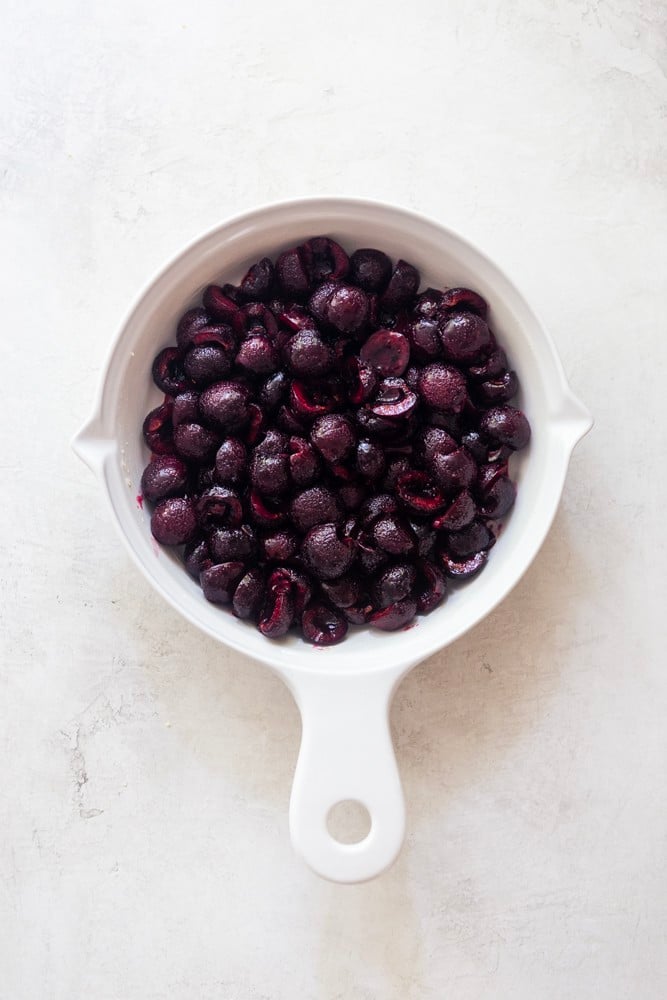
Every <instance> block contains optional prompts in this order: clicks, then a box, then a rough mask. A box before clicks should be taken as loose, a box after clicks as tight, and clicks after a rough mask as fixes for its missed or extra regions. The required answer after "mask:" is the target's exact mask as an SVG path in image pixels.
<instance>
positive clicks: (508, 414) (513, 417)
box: [479, 406, 530, 451]
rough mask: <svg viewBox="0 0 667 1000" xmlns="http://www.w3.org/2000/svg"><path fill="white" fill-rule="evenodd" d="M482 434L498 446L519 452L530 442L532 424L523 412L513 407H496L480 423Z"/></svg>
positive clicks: (487, 412) (488, 411)
mask: <svg viewBox="0 0 667 1000" xmlns="http://www.w3.org/2000/svg"><path fill="white" fill-rule="evenodd" d="M479 426H480V430H481V432H482V433H483V434H484V435H485V436H486V437H487V438H489V439H490V440H491V441H494V442H496V443H497V444H504V445H507V447H508V448H512V449H514V450H515V451H518V450H519V449H520V448H525V447H526V445H527V444H528V442H529V441H530V424H529V423H528V421H527V420H526V417H525V415H524V414H523V413H522V412H521V410H517V409H515V408H514V407H513V406H494V407H492V408H491V409H490V410H487V411H486V413H485V414H484V416H483V417H482V419H481V421H480V425H479Z"/></svg>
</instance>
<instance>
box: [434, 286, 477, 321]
mask: <svg viewBox="0 0 667 1000" xmlns="http://www.w3.org/2000/svg"><path fill="white" fill-rule="evenodd" d="M440 307H441V310H442V311H443V312H448V311H453V310H457V309H464V310H466V311H470V312H474V313H477V315H478V316H481V317H482V319H486V314H487V312H488V311H489V307H488V305H487V304H486V301H485V299H483V298H482V296H481V295H479V294H478V293H477V292H473V291H472V289H470V288H448V289H447V291H446V292H443V294H442V298H441V300H440Z"/></svg>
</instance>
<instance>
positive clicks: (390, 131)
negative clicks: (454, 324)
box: [0, 0, 667, 1000]
mask: <svg viewBox="0 0 667 1000" xmlns="http://www.w3.org/2000/svg"><path fill="white" fill-rule="evenodd" d="M666 17H667V15H666V13H665V8H664V5H663V4H662V3H661V2H659V0H655V2H651V0H643V2H640V0H632V2H628V0H614V2H607V3H604V2H595V0H586V2H583V0H573V2H566V0H521V2H517V3H509V2H506V3H505V2H501V0H488V2H477V3H464V2H463V0H460V2H454V3H452V2H448V3H440V2H438V0H430V2H427V0H414V2H411V3H402V2H398V0H387V2H384V3H383V4H381V5H380V4H363V3H358V2H357V3H346V2H342V3H336V4H327V5H324V4H321V5H320V4H317V3H316V2H313V0H311V2H310V3H305V2H304V3H296V2H282V3H269V2H254V3H253V2H245V3H240V2H239V3H237V2H223V0H215V2H202V3H198V2H193V3H188V4H177V3H174V2H171V0H169V2H164V3H162V4H155V5H151V4H149V3H148V2H146V0H139V2H136V0H133V2H129V0H120V2H116V3H113V4H111V3H110V4H99V5H96V4H90V3H87V2H75V0H64V2H62V3H59V4H54V5H53V6H51V5H47V4H46V3H45V2H44V3H35V2H31V0H27V2H23V3H20V4H19V3H11V2H10V3H9V4H7V3H5V4H4V9H3V29H2V41H1V43H0V44H1V47H2V51H1V53H0V80H1V83H2V101H1V109H0V110H1V113H2V124H1V128H0V148H1V150H2V159H1V162H0V198H1V212H2V237H1V239H2V261H1V266H0V287H1V289H2V296H1V299H0V315H1V317H2V341H1V343H2V366H1V369H0V371H1V376H2V377H1V398H2V404H1V405H2V414H3V419H2V421H1V423H0V436H1V448H0V469H1V470H2V499H3V504H2V535H3V557H2V568H1V570H0V586H1V588H2V589H1V591H0V610H1V614H2V619H3V624H2V636H1V640H0V641H1V643H2V649H3V664H2V673H1V680H2V687H1V691H0V717H1V728H0V753H1V754H2V784H1V791H0V810H1V814H0V816H1V822H2V834H1V843H0V852H1V853H0V969H1V974H0V996H1V997H2V998H3V1000H4V998H7V1000H51V998H54V1000H56V998H57V1000H73V998H92V1000H163V998H164V1000H166V998H169V1000H172V998H173V1000H213V998H215V1000H218V998H222V1000H296V998H299V1000H310V998H318V1000H319V998H326V1000H334V998H345V1000H348V998H352V1000H357V998H359V1000H376V998H377V1000H429V998H434V1000H443V998H449V997H452V998H456V1000H477V998H493V1000H498V998H501V1000H503V998H512V1000H517V998H518V1000H522V998H527V1000H528V998H531V1000H533V998H539V1000H552V998H553V1000H561V998H589V997H591V996H596V997H602V998H605V1000H621V998H632V1000H635V998H641V1000H662V998H664V997H665V996H666V995H667V961H666V957H665V953H664V935H665V930H666V917H667V902H666V899H667V896H666V893H667V877H666V876H667V871H666V838H665V831H666V828H667V822H666V821H667V806H666V803H665V763H666V757H667V738H666V735H665V715H666V699H667V665H666V663H665V651H664V646H665V618H666V610H665V598H666V596H667V594H666V588H665V568H664V567H665V555H666V553H665V509H664V502H665V485H666V476H665V444H666V441H665V430H664V427H665V412H664V411H665V386H666V385H667V366H666V364H665V362H666V349H665V329H664V308H663V307H664V305H665V261H666V260H667V245H666V244H667V238H666V236H665V230H666V227H665V222H666V221H667V218H666V208H667V205H666V201H667V198H666V194H665V179H666V177H665V164H666V163H667V141H666V131H665V121H666V119H665V108H666V105H667V82H666V79H665V72H666V69H667V53H666V49H665V42H666V37H667V20H666ZM318 193H342V194H354V195H363V196H371V197H377V198H381V199H387V200H390V201H393V202H396V203H399V204H403V205H406V206H408V207H413V208H416V209H418V210H420V211H422V212H424V213H426V214H428V215H431V216H433V217H434V218H436V219H439V220H441V221H443V222H444V223H446V224H448V225H450V226H452V227H454V228H457V229H459V230H460V231H461V232H463V233H464V234H466V235H468V236H469V237H470V238H471V239H472V240H473V241H476V242H477V243H478V244H479V245H480V246H481V247H482V248H483V249H485V250H486V251H487V252H488V253H489V254H490V255H491V256H493V257H495V258H496V259H497V260H498V262H499V263H500V264H501V266H503V267H505V268H506V269H507V270H508V271H509V273H510V274H511V275H512V276H513V277H514V278H515V280H516V281H517V282H518V284H519V285H520V287H521V288H522V289H523V291H524V292H525V293H526V294H527V296H528V298H529V299H530V300H531V302H532V303H534V305H535V306H536V308H537V309H538V311H540V312H541V313H542V315H543V316H544V318H545V319H546V321H547V324H548V325H549V327H550V328H551V329H552V331H553V334H554V337H555V339H556V342H557V344H558V347H559V350H560V352H561V355H562V357H563V360H564V363H565V367H566V370H567V372H568V374H569V377H570V379H571V382H572V385H573V388H574V389H575V391H576V392H577V393H578V394H579V395H580V396H581V398H582V399H583V400H584V401H585V402H586V403H587V404H588V405H589V406H590V408H591V410H592V411H593V413H594V415H595V417H596V421H597V425H596V428H595V430H594V432H593V433H592V434H591V435H590V436H589V437H588V438H587V439H586V440H585V441H584V442H583V444H582V445H581V446H580V447H579V448H578V450H577V452H576V455H575V458H574V461H573V463H572V467H571V474H570V477H569V480H568V484H567V487H566V491H565V496H564V499H563V503H562V507H561V510H560V513H559V515H558V518H557V520H556V523H555V526H554V529H553V531H552V533H551V535H550V536H549V539H548V541H547V543H546V544H545V546H544V549H543V550H542V552H541V554H540V556H539V558H538V559H537V561H536V562H535V564H534V566H533V567H532V568H531V570H530V571H529V572H528V574H527V575H526V577H525V579H524V580H523V582H522V583H521V585H520V586H519V587H518V588H517V589H516V590H515V592H514V593H513V594H512V595H511V597H510V598H508V599H507V600H506V601H505V603H504V604H503V605H502V606H501V607H500V608H499V609H498V610H497V611H496V612H495V613H494V614H493V615H492V616H491V617H490V618H489V619H488V620H487V621H486V622H485V623H484V624H483V625H481V626H480V627H478V628H477V629H476V630H475V631H474V632H473V633H471V634H470V635H469V636H467V637H466V638H465V639H463V640H462V641H460V642H458V643H457V644H456V645H455V646H453V647H452V648H450V649H448V650H447V651H445V652H443V653H442V654H440V655H438V656H436V657H434V658H433V659H431V660H430V661H429V662H427V663H424V664H423V665H422V666H421V667H419V668H418V669H417V670H415V671H414V673H413V674H412V675H411V676H409V677H408V679H407V680H406V681H405V683H404V684H403V685H402V687H401V689H400V691H399V692H398V696H397V698H396V702H395V705H394V710H393V728H394V733H395V739H396V745H397V749H398V757H399V763H400V768H401V772H402V776H403V780H404V783H405V792H406V797H407V805H408V814H409V830H408V837H407V842H406V845H405V849H404V851H403V854H402V856H401V858H400V860H399V861H398V863H397V864H396V866H395V867H394V868H393V870H392V871H391V872H389V873H388V874H386V875H385V876H384V877H382V878H380V879H379V880H377V881H376V882H374V883H371V884H368V885H363V886H355V887H339V886H334V885H330V884H327V883H324V882H322V881H319V880H318V879H317V878H316V877H315V876H313V875H312V874H311V873H310V872H309V871H308V870H306V869H305V868H304V867H303V866H302V865H301V863H300V862H299V861H298V860H296V859H295V858H294V857H293V855H292V852H291V849H290V846H289V840H288V832H287V804H288V798H289V790H290V779H291V774H292V770H293V767H294V763H295V758H296V753H297V747H298V742H299V719H298V714H297V711H296V709H295V706H294V704H293V703H292V701H291V699H290V697H289V695H288V694H287V692H286V690H285V689H284V688H283V687H282V686H281V684H280V683H279V682H278V681H277V680H276V679H275V678H274V677H273V676H271V675H270V674H269V673H268V672H267V671H266V670H264V669H262V668H261V667H260V666H257V665H255V664H254V663H252V662H249V661H247V660H244V659H242V658H241V657H240V656H238V655H235V654H232V653H229V652H227V651H226V650H225V649H223V648H220V647H219V646H217V645H216V644H215V643H214V642H213V641H211V640H209V639H207V638H205V637H203V636H201V635H199V634H198V633H197V632H196V631H194V630H193V629H192V628H191V627H189V626H188V625H187V624H185V623H184V622H183V621H181V620H180V619H179V618H178V617H176V616H175V615H174V613H173V612H172V611H170V609H169V608H167V607H166V606H165V605H164V604H163V602H162V601H161V600H160V599H159V598H158V597H157V596H156V595H155V594H154V593H152V592H151V590H150V589H149V587H148V585H147V584H146V583H145V582H144V581H143V579H141V578H140V577H139V575H138V574H137V572H136V571H135V570H134V568H133V567H132V566H131V565H130V563H129V561H128V559H127V558H126V556H125V555H124V552H123V551H122V549H121V546H120V543H119V541H118V539H117V538H116V535H115V534H114V532H113V529H112V527H111V524H110V521H109V517H108V515H107V512H106V510H105V508H104V507H103V504H102V498H101V496H100V491H99V489H98V488H97V486H96V483H95V482H94V481H93V479H92V476H90V474H89V473H88V472H87V470H86V469H84V467H83V466H82V465H81V464H80V463H78V462H77V460H76V459H75V458H74V457H73V456H72V454H71V453H70V451H69V447H68V441H69V438H70V437H71V435H72V434H73V432H74V431H75V430H76V429H77V428H78V426H79V425H80V424H81V423H82V422H83V421H84V419H85V418H86V417H87V416H88V414H89V412H90V410H91V406H92V400H93V397H94V393H95V390H96V386H97V383H98V375H99V372H100V366H101V364H102V361H103V358H104V357H105V354H106V351H107V348H108V344H109V341H110V338H111V337H112V335H113V333H114V331H115V329H116V327H117V324H118V323H119V321H120V319H121V317H122V315H123V313H124V311H125V309H126V307H127V305H128V303H129V301H130V300H131V299H133V297H134V296H135V294H136V292H137V291H138V288H139V287H140V286H141V285H142V284H143V283H144V282H145V281H146V280H147V279H148V278H149V277H150V275H151V273H152V272H153V270H154V269H155V268H157V267H158V266H160V265H161V264H162V263H163V262H164V261H165V260H166V259H167V258H168V257H170V256H171V255H172V254H174V253H175V252H176V251H178V250H179V248H180V247H181V246H182V245H183V244H184V243H186V242H187V241H189V240H190V239H191V238H193V237H195V236H196V235H198V234H199V233H200V232H201V231H203V230H204V229H206V228H208V227H210V226H211V225H212V224H214V223H215V222H217V221H218V220H220V219H222V218H224V217H225V216H226V215H229V214H233V213H236V212H238V211H241V210H243V209H246V208H249V207H252V206H254V205H256V204H258V203H262V202H265V201H268V200H271V199H274V198H284V197H289V196H298V195H302V194H318Z"/></svg>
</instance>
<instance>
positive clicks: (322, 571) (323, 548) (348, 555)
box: [301, 523, 356, 580]
mask: <svg viewBox="0 0 667 1000" xmlns="http://www.w3.org/2000/svg"><path fill="white" fill-rule="evenodd" d="M355 549H356V546H355V544H354V542H353V541H352V539H351V538H347V537H346V536H345V535H342V534H341V533H340V531H339V529H338V528H337V527H336V525H335V524H331V523H327V524H317V525H315V527H313V528H311V529H310V531H309V532H308V533H307V535H306V537H305V538H304V540H303V544H302V546H301V555H302V556H303V559H304V560H305V563H306V565H307V566H308V568H309V569H310V570H311V572H312V573H313V575H314V576H316V577H317V579H318V580H335V579H336V577H338V576H342V575H343V573H347V571H348V570H349V568H350V566H351V565H352V563H353V562H354V557H355Z"/></svg>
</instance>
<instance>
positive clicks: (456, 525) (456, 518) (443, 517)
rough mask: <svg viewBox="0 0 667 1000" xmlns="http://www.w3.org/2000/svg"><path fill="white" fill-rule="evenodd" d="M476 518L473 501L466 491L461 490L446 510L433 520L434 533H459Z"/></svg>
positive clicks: (475, 508)
mask: <svg viewBox="0 0 667 1000" xmlns="http://www.w3.org/2000/svg"><path fill="white" fill-rule="evenodd" d="M476 516H477V507H476V506H475V501H474V500H473V498H472V497H471V495H470V493H469V492H468V491H467V490H461V492H460V493H458V494H457V495H456V496H455V497H454V499H453V500H452V502H451V503H450V504H449V506H448V507H447V509H446V510H444V511H443V512H442V513H441V514H438V516H437V517H436V518H434V520H433V527H434V529H435V530H436V531H461V529H462V528H465V527H467V526H468V525H469V524H471V522H472V521H474V519H475V518H476Z"/></svg>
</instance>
